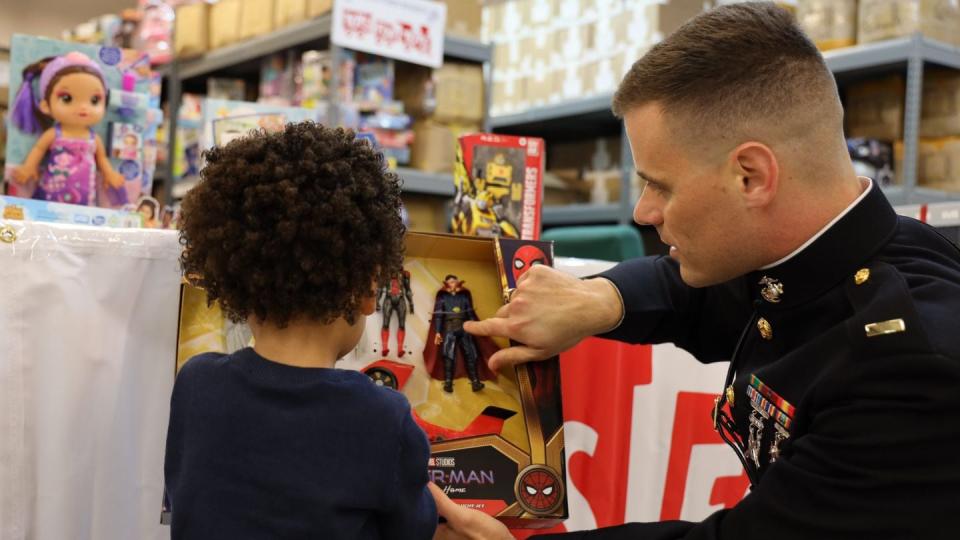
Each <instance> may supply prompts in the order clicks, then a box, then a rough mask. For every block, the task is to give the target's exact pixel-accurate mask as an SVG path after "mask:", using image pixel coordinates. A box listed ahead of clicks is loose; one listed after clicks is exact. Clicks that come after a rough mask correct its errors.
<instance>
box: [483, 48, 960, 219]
mask: <svg viewBox="0 0 960 540" xmlns="http://www.w3.org/2000/svg"><path fill="white" fill-rule="evenodd" d="M823 56H824V59H825V60H826V62H827V66H828V67H829V68H830V70H831V71H833V73H834V75H835V76H837V78H838V79H846V78H856V77H860V76H864V75H869V74H872V73H881V72H890V71H898V70H904V69H905V70H906V96H905V103H904V123H903V125H904V137H903V138H904V162H903V171H904V172H903V179H902V180H903V181H902V183H901V185H898V186H891V187H889V188H884V191H885V192H886V194H887V197H888V198H889V199H890V201H891V202H892V203H893V204H894V205H897V206H898V210H901V209H902V211H901V213H905V214H908V215H909V214H910V213H911V209H913V208H921V205H924V204H926V205H929V207H928V208H929V209H928V211H927V212H926V214H925V216H924V217H927V218H928V219H930V220H932V221H930V222H931V223H934V222H935V221H936V224H937V225H938V226H957V225H960V213H957V215H956V218H955V219H953V218H944V219H942V220H939V221H937V218H933V216H934V215H935V214H936V215H941V214H942V215H943V216H953V215H954V214H955V212H954V209H955V208H960V203H957V202H953V201H954V200H957V199H960V193H958V192H947V191H938V190H933V189H928V188H923V187H919V186H918V185H917V139H918V132H919V127H920V107H921V96H922V94H923V70H924V67H925V66H926V65H928V64H935V65H939V66H944V67H949V68H953V69H960V48H957V47H953V46H950V45H946V44H943V43H940V42H937V41H934V40H932V39H929V38H926V37H924V36H922V35H920V34H916V35H913V36H910V37H905V38H900V39H893V40H889V41H882V42H878V43H869V44H864V45H857V46H854V47H849V48H844V49H838V50H834V51H828V52H826V53H824V55H823ZM611 97H612V95H610V94H603V95H598V96H593V97H589V98H585V99H582V100H577V101H572V102H566V103H559V104H556V105H550V106H545V107H539V108H536V109H531V110H529V111H525V112H522V113H518V114H510V115H503V116H497V117H493V118H491V119H490V125H491V127H492V128H493V129H494V130H495V131H499V132H504V133H517V134H524V135H536V136H540V137H546V138H550V137H560V138H569V137H571V136H573V135H574V134H576V133H579V134H580V137H585V136H593V135H610V134H613V133H616V132H617V131H618V130H620V129H621V128H620V122H619V121H618V120H617V119H616V118H614V116H613V115H612V113H611V112H610V100H611ZM621 155H622V160H621V161H622V167H623V169H624V174H623V185H622V186H621V193H629V192H630V191H629V186H630V176H629V175H630V174H633V173H632V170H633V164H632V162H630V152H629V150H627V151H625V152H622V153H621ZM632 203H633V201H627V202H626V203H623V202H622V203H621V204H619V205H616V204H615V205H609V204H607V205H591V204H577V205H570V206H548V207H545V208H544V211H543V222H544V224H545V225H571V224H581V223H613V222H619V223H629V222H630V221H631V211H632ZM951 219H953V221H951Z"/></svg>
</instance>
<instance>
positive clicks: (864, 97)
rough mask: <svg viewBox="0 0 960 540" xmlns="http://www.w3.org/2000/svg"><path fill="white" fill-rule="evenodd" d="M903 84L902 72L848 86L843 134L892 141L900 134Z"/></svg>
mask: <svg viewBox="0 0 960 540" xmlns="http://www.w3.org/2000/svg"><path fill="white" fill-rule="evenodd" d="M904 93H905V86H904V79H903V76H901V75H891V76H889V77H885V78H882V79H873V80H868V81H862V82H858V83H855V84H851V85H849V86H848V87H847V99H846V103H845V105H846V114H845V118H844V120H845V122H846V131H847V133H846V135H847V137H864V138H871V139H880V140H884V141H895V140H897V139H900V138H901V137H902V134H903V100H904Z"/></svg>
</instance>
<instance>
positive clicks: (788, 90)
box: [613, 2, 842, 134]
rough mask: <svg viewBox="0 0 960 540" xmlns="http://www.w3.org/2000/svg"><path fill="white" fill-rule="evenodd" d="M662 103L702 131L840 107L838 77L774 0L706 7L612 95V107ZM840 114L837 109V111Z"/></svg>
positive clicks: (619, 110)
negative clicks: (771, 0)
mask: <svg viewBox="0 0 960 540" xmlns="http://www.w3.org/2000/svg"><path fill="white" fill-rule="evenodd" d="M653 102H657V103H658V104H659V105H660V106H661V107H662V109H663V111H664V112H665V113H667V114H669V115H670V116H671V117H672V118H677V119H679V120H680V121H681V124H683V125H687V126H691V127H693V126H696V129H697V130H698V131H699V132H701V133H702V132H703V131H704V130H706V131H707V132H708V133H710V134H714V133H716V132H717V131H718V130H719V131H720V132H727V131H730V130H735V129H738V128H741V127H746V129H750V128H749V126H764V125H770V124H771V123H775V122H778V121H782V119H784V118H787V117H789V118H792V119H796V120H798V121H801V122H803V121H804V119H810V120H812V119H813V117H814V116H819V117H820V118H819V121H821V122H822V120H823V119H824V118H823V117H824V116H825V115H826V114H829V113H831V112H834V113H837V114H839V118H840V120H842V110H841V109H840V106H839V101H838V99H837V90H836V83H835V82H834V79H833V75H832V74H831V73H830V70H829V69H828V68H827V66H826V63H825V62H824V60H823V56H822V55H821V54H820V52H819V51H818V50H817V47H816V46H815V45H814V44H813V42H812V41H811V40H810V38H808V37H807V36H806V35H805V34H804V33H803V31H802V30H801V29H800V28H799V26H797V23H796V21H795V20H794V18H793V16H792V15H791V14H790V13H789V12H787V11H786V10H784V9H782V8H780V7H777V6H776V5H775V4H773V3H772V2H746V3H740V4H733V5H727V6H721V7H718V8H715V9H712V10H710V11H707V12H704V13H701V14H700V15H698V16H696V17H694V18H693V19H691V20H690V21H688V22H687V23H686V24H684V25H683V26H681V27H680V28H679V29H678V30H677V31H676V32H674V33H673V34H671V35H670V36H668V37H667V38H666V39H664V40H663V41H662V42H660V43H658V44H657V45H655V46H653V47H652V48H651V49H650V51H649V52H647V54H645V55H644V56H643V58H641V59H640V60H638V61H637V62H636V63H634V64H633V67H632V68H631V69H630V71H629V72H628V73H627V74H626V75H625V76H624V78H623V81H622V82H621V83H620V87H619V88H618V89H617V91H616V93H615V95H614V97H613V112H614V114H615V115H616V116H617V117H619V118H622V117H623V116H624V115H625V114H626V113H628V112H629V111H630V110H632V109H634V108H636V107H639V106H642V105H646V104H648V103H653ZM833 116H836V115H833Z"/></svg>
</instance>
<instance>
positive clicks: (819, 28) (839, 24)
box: [797, 0, 857, 51]
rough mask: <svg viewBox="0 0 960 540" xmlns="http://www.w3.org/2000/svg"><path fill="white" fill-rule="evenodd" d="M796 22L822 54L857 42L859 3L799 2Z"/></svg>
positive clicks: (841, 0) (834, 0) (848, 0)
mask: <svg viewBox="0 0 960 540" xmlns="http://www.w3.org/2000/svg"><path fill="white" fill-rule="evenodd" d="M797 21H799V23H800V26H802V27H803V30H804V31H805V32H806V33H807V35H809V36H810V39H812V40H813V41H814V43H816V44H817V47H818V48H819V49H820V50H822V51H827V50H830V49H836V48H839V47H849V46H851V45H854V44H855V43H856V42H857V0H800V2H799V3H798V4H797Z"/></svg>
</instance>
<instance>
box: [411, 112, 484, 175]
mask: <svg viewBox="0 0 960 540" xmlns="http://www.w3.org/2000/svg"><path fill="white" fill-rule="evenodd" d="M478 131H480V125H479V124H445V123H441V122H437V121H435V120H429V119H428V120H418V121H417V122H415V123H414V124H413V133H414V137H413V145H412V147H411V149H410V150H411V157H410V166H411V167H413V168H414V169H417V170H421V171H426V172H435V173H440V172H451V171H453V164H454V162H455V161H456V154H457V152H456V148H457V138H458V137H459V136H460V135H463V134H466V133H475V132H478Z"/></svg>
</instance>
